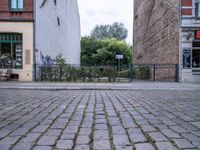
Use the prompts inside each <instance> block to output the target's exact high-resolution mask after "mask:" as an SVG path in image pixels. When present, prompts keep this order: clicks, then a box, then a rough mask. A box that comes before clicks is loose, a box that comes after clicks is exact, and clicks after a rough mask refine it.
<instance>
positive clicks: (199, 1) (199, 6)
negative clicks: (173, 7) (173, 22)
mask: <svg viewBox="0 0 200 150" xmlns="http://www.w3.org/2000/svg"><path fill="white" fill-rule="evenodd" d="M195 17H197V18H200V0H195Z"/></svg>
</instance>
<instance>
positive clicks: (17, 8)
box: [10, 0, 24, 11]
mask: <svg viewBox="0 0 200 150" xmlns="http://www.w3.org/2000/svg"><path fill="white" fill-rule="evenodd" d="M19 1H22V8H19ZM10 10H13V11H22V10H24V0H16V8H12V0H10Z"/></svg>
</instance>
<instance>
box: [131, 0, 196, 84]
mask: <svg viewBox="0 0 200 150" xmlns="http://www.w3.org/2000/svg"><path fill="white" fill-rule="evenodd" d="M199 2H200V1H198V0H135V5H136V6H135V10H134V13H135V14H134V54H135V55H134V60H133V61H134V63H137V64H178V65H179V80H180V82H200V73H199V71H200V67H199V65H198V64H199V62H200V61H199V59H200V55H199V50H198V43H199V41H198V39H197V37H198V36H197V35H198V33H199V32H198V28H199V27H200V26H199V23H198V22H199V21H198V16H197V14H198V12H200V11H199V10H198V3H199Z"/></svg>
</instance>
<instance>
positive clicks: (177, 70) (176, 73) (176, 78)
mask: <svg viewBox="0 0 200 150" xmlns="http://www.w3.org/2000/svg"><path fill="white" fill-rule="evenodd" d="M175 67H176V68H175V69H176V72H175V82H179V66H178V64H176V65H175Z"/></svg>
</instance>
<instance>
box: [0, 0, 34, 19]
mask: <svg viewBox="0 0 200 150" xmlns="http://www.w3.org/2000/svg"><path fill="white" fill-rule="evenodd" d="M33 15H34V13H33V0H25V1H23V0H1V1H0V21H26V22H27V21H30V22H32V21H33Z"/></svg>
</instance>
